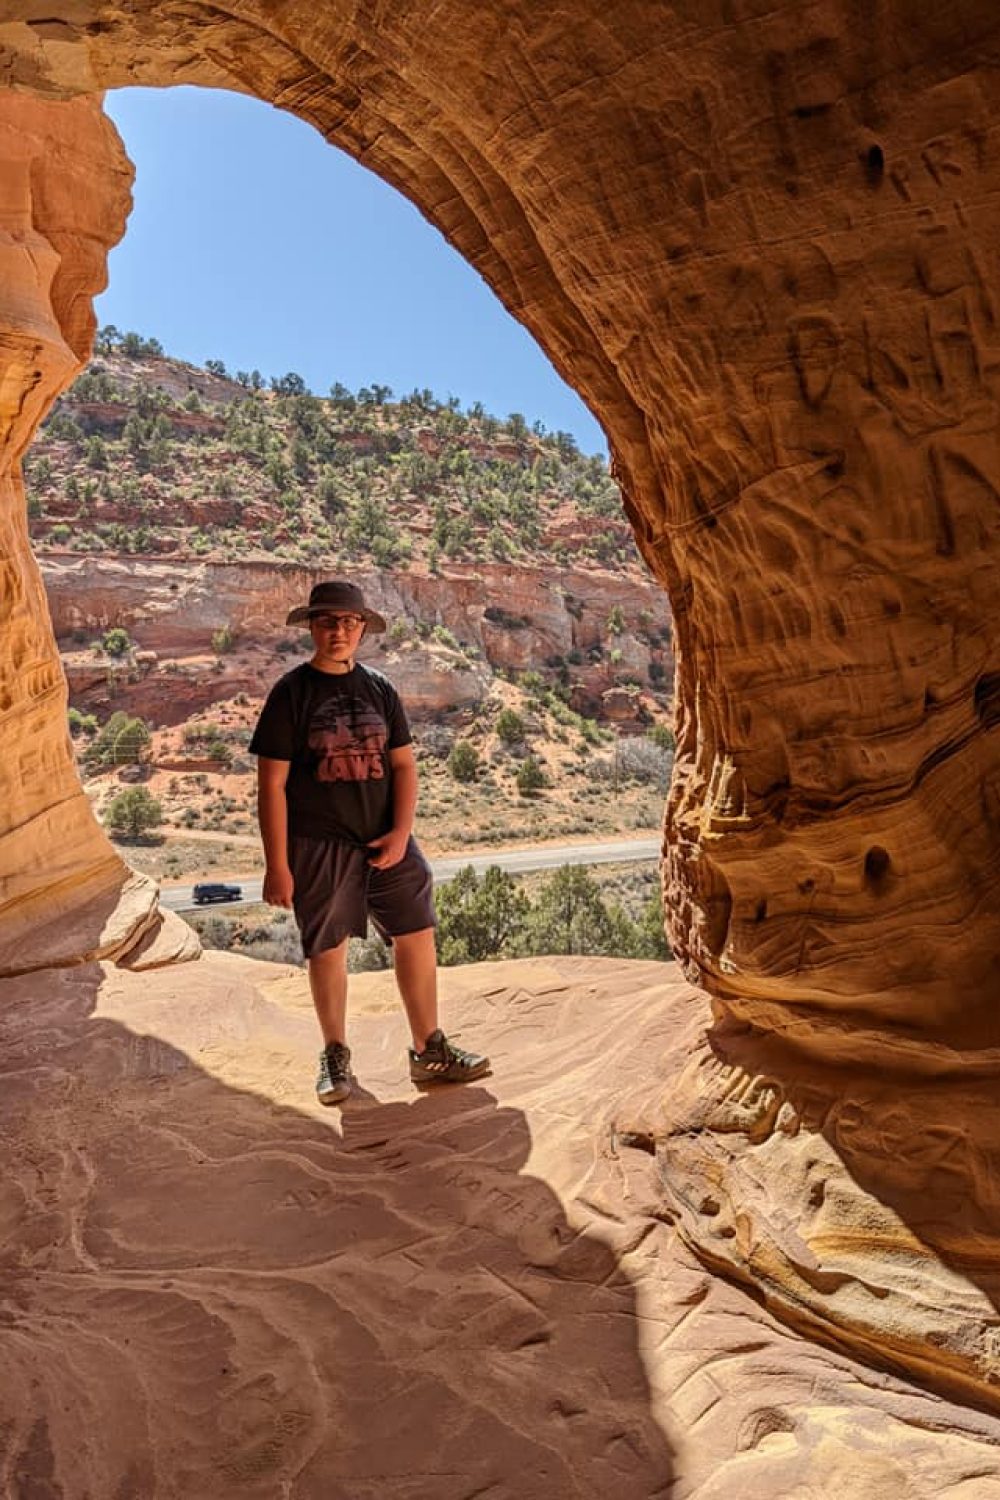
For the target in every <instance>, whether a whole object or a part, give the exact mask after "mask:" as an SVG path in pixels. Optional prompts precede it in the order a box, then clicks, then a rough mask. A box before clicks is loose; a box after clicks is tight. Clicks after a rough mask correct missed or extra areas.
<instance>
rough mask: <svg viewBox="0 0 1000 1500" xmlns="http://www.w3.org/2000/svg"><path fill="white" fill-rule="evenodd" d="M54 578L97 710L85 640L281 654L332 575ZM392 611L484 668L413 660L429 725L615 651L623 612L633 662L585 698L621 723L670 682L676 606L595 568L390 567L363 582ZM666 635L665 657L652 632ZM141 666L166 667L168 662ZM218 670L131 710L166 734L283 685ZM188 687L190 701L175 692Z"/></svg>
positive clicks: (413, 695) (118, 567) (293, 570)
mask: <svg viewBox="0 0 1000 1500" xmlns="http://www.w3.org/2000/svg"><path fill="white" fill-rule="evenodd" d="M40 561H41V571H42V579H43V582H44V584H45V589H46V592H47V595H48V600H49V608H50V610H51V614H52V621H53V625H54V628H55V631H56V636H57V638H58V639H59V640H60V641H61V643H62V644H63V648H64V651H66V650H69V652H70V654H69V656H68V658H67V662H66V664H67V670H68V673H69V678H70V683H71V686H72V687H73V688H74V689H75V690H76V700H75V701H77V702H79V703H81V704H83V705H84V706H87V705H88V704H89V703H90V702H91V701H92V700H91V699H90V698H89V697H88V696H87V694H88V689H90V688H91V687H93V688H100V687H101V686H102V685H103V683H104V681H105V678H106V675H107V669H106V668H102V667H100V666H99V665H97V664H95V662H94V659H93V656H92V655H88V653H86V652H81V653H79V654H78V655H74V654H72V641H71V638H72V637H73V636H79V635H80V634H81V633H84V634H87V635H94V634H99V633H100V632H101V631H103V630H106V629H107V628H108V627H109V626H123V627H124V628H125V629H126V630H127V631H128V633H129V635H130V636H131V638H132V639H133V640H134V641H135V642H136V643H137V644H138V646H139V647H140V648H141V650H140V653H139V656H140V658H141V657H142V656H143V654H144V653H145V654H147V655H148V653H149V652H154V653H156V655H157V656H165V657H168V658H176V657H179V656H183V655H185V653H197V652H203V653H207V652H209V651H210V650H211V644H212V637H213V635H214V634H215V633H216V632H217V631H219V630H222V629H226V630H229V631H230V632H232V635H233V637H234V638H235V639H237V640H238V641H240V642H241V643H243V644H244V645H247V644H253V643H260V644H261V645H273V643H274V641H275V640H280V639H282V638H289V637H294V636H296V635H297V634H298V632H296V631H294V630H292V631H289V630H288V629H286V628H285V627H284V624H283V622H284V620H285V617H286V615H287V614H288V612H289V610H290V609H292V608H293V607H294V606H295V605H297V604H301V603H302V601H303V600H304V599H306V598H308V596H309V590H310V588H311V587H312V585H313V583H315V582H316V581H317V579H318V578H319V577H322V576H325V575H324V574H323V573H322V571H320V572H313V571H311V570H310V569H307V568H302V567H298V566H294V565H283V566H276V565H274V564H271V563H261V562H244V563H215V562H210V561H205V562H196V561H189V562H177V563H174V562H171V561H169V560H163V559H155V560H149V559H143V558H135V557H130V558H117V557H79V556H73V555H72V554H64V555H62V556H58V555H55V554H53V553H51V552H49V553H46V554H43V555H42V557H41V559H40ZM351 573H352V577H355V578H356V579H357V580H358V582H359V583H360V584H361V586H362V588H363V589H364V591H365V597H366V598H368V599H370V600H371V601H372V603H373V605H374V606H375V608H377V609H378V610H380V611H381V612H382V614H383V615H384V616H385V617H386V619H387V620H389V621H392V622H393V623H396V622H399V623H401V624H402V625H405V626H407V627H409V628H410V629H412V628H413V627H415V626H416V625H417V624H420V625H422V626H425V627H426V626H431V627H433V626H434V625H441V626H444V627H446V628H447V630H448V631H449V632H450V633H451V634H452V635H453V636H454V637H455V638H456V639H457V640H458V641H460V642H462V643H463V645H466V646H471V647H473V648H474V650H475V651H476V652H478V653H480V654H481V660H476V659H473V660H467V659H465V658H464V657H460V658H459V659H458V660H456V659H455V654H454V653H450V652H441V651H438V652H436V653H420V652H414V651H412V650H411V651H408V652H407V655H406V663H405V667H406V676H405V678H404V679H403V681H405V687H406V701H407V707H408V709H409V711H410V712H411V714H412V715H413V716H414V717H416V718H422V717H432V716H433V715H434V714H437V713H441V712H444V711H446V710H448V709H451V708H457V707H463V706H466V705H469V704H473V703H476V702H478V701H479V700H480V699H481V698H482V696H483V693H484V691H485V689H486V686H487V684H488V682H489V680H490V678H491V676H492V673H493V672H495V671H497V670H505V671H518V672H521V671H527V670H529V669H538V668H541V667H543V666H544V665H545V664H546V663H547V662H550V661H552V660H555V659H557V658H559V659H563V658H565V657H566V656H567V654H568V653H570V652H573V653H576V654H577V656H578V657H581V658H582V656H583V653H585V652H588V651H590V650H591V649H592V648H595V647H598V646H604V645H606V644H607V641H608V639H609V637H608V618H609V615H610V614H611V611H612V609H614V608H617V609H618V610H619V611H620V613H621V617H622V619H623V620H624V622H625V625H626V627H628V629H627V633H625V634H623V635H622V636H621V637H620V638H619V637H617V636H616V637H614V638H613V639H614V641H615V642H616V643H618V642H619V641H620V644H617V646H616V649H617V650H618V654H619V657H620V660H619V661H618V662H617V665H616V667H615V668H614V669H612V668H610V667H609V666H608V664H607V663H606V662H599V663H597V664H595V665H594V666H593V667H591V668H589V669H588V666H587V664H586V662H585V661H584V662H582V664H581V665H580V666H579V667H576V668H574V672H573V676H574V679H575V681H576V684H577V689H578V691H577V700H578V701H579V703H580V704H581V706H584V707H586V708H588V709H589V710H591V711H593V710H594V709H597V710H598V711H600V712H602V713H603V712H608V716H609V717H617V718H622V717H624V718H625V719H628V718H629V717H630V715H629V714H628V713H625V714H623V713H622V712H620V711H619V709H618V707H617V706H616V703H615V701H614V699H612V700H611V701H610V702H608V703H607V704H606V703H605V698H606V695H607V694H608V693H612V694H613V693H614V688H615V680H616V677H617V676H619V675H621V676H633V677H635V678H636V679H637V680H638V681H639V682H642V683H646V682H647V680H648V676H649V666H650V662H651V660H654V659H655V660H656V662H657V668H658V676H664V675H666V674H667V668H669V666H670V664H671V657H670V652H669V646H665V643H664V640H663V629H662V626H661V624H660V622H662V621H663V620H664V619H665V617H666V614H667V611H666V608H665V604H664V600H663V595H662V594H661V593H659V592H658V591H657V589H656V588H655V587H654V586H653V585H651V584H650V583H647V582H643V581H642V580H641V579H639V578H636V577H634V576H633V577H631V578H624V579H621V578H616V577H615V575H614V574H613V573H611V572H608V571H604V570H596V569H593V568H586V569H584V568H581V569H579V570H574V569H573V568H567V567H565V566H561V567H559V568H558V569H554V568H553V569H551V570H550V569H546V568H543V567H537V566H536V567H526V566H517V565H514V564H507V565H503V566H501V565H500V564H491V563H476V564H474V565H472V564H469V565H462V564H448V565H446V566H442V567H441V569H440V570H439V572H438V573H437V574H435V575H434V576H429V575H428V574H427V573H426V572H416V571H407V572H401V573H393V572H389V571H386V570H384V569H374V568H373V569H370V570H369V569H365V568H363V567H359V566H357V565H354V566H353V567H352V570H351ZM643 620H645V621H646V622H648V623H652V624H653V625H655V627H656V628H655V631H654V634H655V637H656V644H655V647H654V645H653V643H652V637H651V636H650V635H649V632H648V630H647V629H646V627H645V626H644V625H642V624H641V621H643ZM391 650H392V643H391V640H388V639H387V638H385V637H373V638H372V639H371V640H369V641H366V642H365V643H364V645H363V648H362V653H361V654H362V656H363V659H364V660H366V661H370V662H371V663H372V665H374V666H379V665H380V664H382V665H384V664H385V661H386V652H387V651H390V652H391ZM139 664H140V666H142V665H147V666H149V667H152V668H155V659H154V660H153V661H149V662H147V663H143V662H142V661H140V663H139ZM215 667H216V668H217V670H212V671H210V672H209V671H206V670H205V668H204V664H201V666H200V669H199V670H198V672H197V673H196V674H195V678H194V680H192V681H191V682H190V683H187V682H185V683H180V682H177V681H175V680H173V679H171V680H170V681H169V682H164V681H163V679H162V677H160V676H158V675H157V674H156V672H155V670H154V671H152V672H147V673H144V674H143V676H142V677H140V679H139V682H138V683H137V684H135V685H133V686H131V687H129V688H127V689H123V692H124V694H125V697H126V698H127V701H128V706H129V708H130V709H131V710H132V711H133V712H139V713H141V714H142V716H143V717H144V718H146V719H148V720H149V721H150V722H151V723H153V724H174V723H179V722H181V721H182V720H183V719H184V718H185V717H187V715H188V714H189V713H190V712H192V711H193V709H194V707H195V706H198V707H204V706H206V705H208V704H211V703H213V702H216V701H219V700H221V699H224V698H226V697H232V696H233V695H234V694H235V693H236V692H240V691H244V692H249V693H251V694H255V695H257V696H262V695H263V694H264V692H265V691H266V689H267V687H268V686H269V685H270V682H271V680H272V679H273V677H274V668H273V664H269V665H266V666H262V665H258V666H257V669H256V670H254V667H253V665H252V664H248V663H247V661H246V660H245V659H244V658H243V655H242V653H238V654H237V655H236V656H234V657H233V658H232V659H230V658H228V657H226V658H224V659H222V660H220V661H217V662H216V663H215ZM175 689H177V691H175Z"/></svg>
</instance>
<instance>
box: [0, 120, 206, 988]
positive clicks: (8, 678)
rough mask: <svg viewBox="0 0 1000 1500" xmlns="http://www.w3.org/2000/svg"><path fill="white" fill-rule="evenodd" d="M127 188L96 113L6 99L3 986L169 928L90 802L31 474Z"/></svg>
mask: <svg viewBox="0 0 1000 1500" xmlns="http://www.w3.org/2000/svg"><path fill="white" fill-rule="evenodd" d="M131 180H132V172H131V168H130V166H129V163H128V161H127V159H126V157H125V154H124V152H123V150H122V147H121V143H120V141H119V139H118V136H117V133H116V131H115V130H114V128H113V127H112V126H111V124H110V123H109V122H108V121H107V120H106V119H105V118H104V116H103V114H102V112H101V109H100V106H99V104H98V103H96V102H93V101H89V100H79V101H74V102H71V103H60V104H51V103H47V102H45V101H43V100H39V99H32V98H30V97H29V96H27V95H24V94H19V95H16V94H3V95H2V96H0V181H2V192H0V583H2V588H0V636H2V641H3V648H2V652H0V973H8V974H11V973H19V972H22V971H24V970H28V969H32V968H37V967H38V966H39V965H48V964H53V963H60V962H66V963H72V962H80V961H83V960H86V959H88V958H98V957H104V956H112V955H115V954H124V953H126V952H127V951H128V950H129V949H130V948H131V947H132V946H133V945H134V944H135V943H136V942H137V941H139V940H140V939H146V940H147V942H148V941H149V939H150V936H151V931H152V930H154V929H159V928H160V927H161V926H162V918H161V916H160V913H159V910H158V907H157V903H156V887H155V885H154V884H153V882H152V881H150V880H148V879H146V878H145V877H144V876H141V875H136V874H134V873H133V872H132V871H130V870H129V869H128V867H127V866H126V865H125V864H124V863H123V862H122V860H121V859H120V857H119V856H118V855H117V854H116V852H115V851H114V849H113V848H112V847H111V845H110V843H109V842H108V840H107V839H106V838H105V836H104V834H103V833H102V832H101V830H100V829H99V828H98V826H97V824H96V823H95V822H94V818H93V815H92V813H91V810H90V807H89V804H88V803H87V800H86V798H85V797H84V795H83V791H82V789H81V787H80V782H79V778H78V776H77V771H76V763H75V758H74V755H73V750H72V747H71V745H70V742H69V736H68V733H67V729H66V683H65V679H64V677H63V674H62V671H61V668H60V664H59V655H58V651H57V649H56V644H55V640H54V639H53V635H52V628H51V623H50V619H49V613H48V609H47V607H46V601H45V593H44V590H43V587H42V582H41V578H40V576H39V573H38V568H37V566H36V564H35V561H34V559H33V557H32V555H31V548H30V545H29V542H28V536H27V527H26V516H25V502H24V490H23V486H22V482H21V474H20V459H21V454H22V453H23V452H24V449H25V448H26V447H27V445H28V442H29V441H30V438H31V435H32V432H33V431H34V429H35V427H36V426H37V424H38V422H39V421H40V420H41V418H42V416H43V415H44V413H45V411H46V410H47V408H48V406H49V404H50V403H51V402H52V400H54V398H55V397H56V395H58V393H59V391H60V390H62V389H63V388H64V387H65V386H66V385H68V384H69V382H70V381H71V380H72V378H73V376H74V375H75V374H76V373H77V371H78V370H79V369H80V367H81V366H82V365H83V363H84V362H85V361H86V359H87V357H88V356H89V353H90V343H91V339H92V337H93V331H94V316H93V311H92V308H91V299H92V298H93V296H94V294H95V293H96V292H98V291H100V290H101V289H102V288H103V286H104V284H105V279H106V276H105V259H106V255H107V250H108V247H109V246H110V245H111V244H113V243H114V242H115V240H117V239H118V238H119V236H120V235H121V233H122V232H123V230H124V227H125V216H126V213H127V211H128V208H129V206H130V204H131ZM170 932H174V933H175V937H178V936H179V938H180V945H179V946H177V945H176V943H173V942H172V941H171V938H170ZM195 951H196V950H195ZM157 952H158V953H160V954H161V956H162V959H163V960H164V961H167V960H169V959H170V958H171V957H180V956H182V954H183V953H185V952H187V953H190V952H191V943H190V938H189V937H185V936H184V935H183V934H177V933H176V931H175V929H173V928H172V927H171V928H169V929H164V931H163V932H162V933H160V934H159V937H158V940H157Z"/></svg>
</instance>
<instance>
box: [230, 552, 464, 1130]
mask: <svg viewBox="0 0 1000 1500" xmlns="http://www.w3.org/2000/svg"><path fill="white" fill-rule="evenodd" d="M285 623H286V625H299V624H305V625H307V626H308V628H309V631H310V633H311V635H312V638H313V645H314V648H315V650H314V653H313V656H312V658H311V660H310V661H308V662H303V663H302V665H301V666H298V667H295V668H294V669H293V670H292V671H291V672H288V673H286V674H285V676H284V677H282V678H281V679H280V680H279V681H278V682H277V683H276V684H275V686H274V687H273V688H272V689H271V692H270V694H269V695H268V698H267V702H266V703H265V704H264V708H263V710H262V711H261V715H260V718H259V720H258V721H257V727H256V729H255V730H254V733H253V738H252V739H251V741H250V751H251V753H252V754H254V755H256V756H257V757H258V795H257V812H258V817H259V820H260V831H261V838H262V840H263V844H264V856H265V860H266V866H267V868H266V873H265V876H264V900H265V901H266V902H268V903H269V904H270V905H271V906H285V907H288V906H290V907H292V908H293V909H294V912H295V920H296V923H297V924H298V928H299V932H300V934H301V937H302V949H303V952H304V953H305V956H306V959H307V961H308V965H309V985H310V988H311V990H312V996H313V1001H314V1003H315V1006H316V1014H317V1016H318V1018H319V1023H320V1027H321V1029H322V1032H323V1042H324V1047H323V1051H322V1053H321V1054H320V1068H319V1078H318V1080H317V1083H316V1093H317V1095H318V1097H319V1099H320V1102H321V1103H323V1104H336V1103H338V1102H339V1101H341V1100H343V1099H346V1098H347V1096H348V1095H349V1094H350V1092H351V1086H352V1082H353V1076H352V1073H351V1053H350V1049H349V1048H348V1046H347V1043H346V1011H347V945H348V941H349V939H350V938H351V937H364V936H365V933H366V932H367V928H368V917H369V916H370V917H371V919H372V922H373V923H374V925H375V926H376V928H377V929H378V931H379V932H380V933H381V935H382V936H383V937H384V938H385V940H386V941H387V942H389V943H391V944H392V948H393V955H394V967H395V973H396V984H397V986H398V989H399V993H400V996H401V998H402V1001H403V1005H404V1006H405V1008H406V1014H407V1018H408V1020H409V1023H410V1031H411V1033H412V1036H413V1046H412V1047H411V1048H410V1052H409V1059H410V1077H411V1079H412V1080H413V1082H414V1083H418V1084H424V1083H462V1082H467V1081H468V1080H470V1079H472V1078H481V1077H482V1075H483V1074H484V1073H487V1072H488V1071H489V1066H490V1064H489V1059H488V1058H486V1057H481V1056H479V1055H477V1054H476V1053H472V1052H463V1051H462V1049H461V1048H460V1047H456V1046H454V1044H453V1043H452V1042H450V1041H449V1040H448V1038H447V1037H446V1036H445V1034H444V1032H443V1031H441V1029H440V1028H439V1026H438V1021H437V951H436V948H435V943H434V927H435V921H436V919H435V915H434V899H433V885H432V880H431V872H430V867H429V866H428V864H427V861H426V860H425V859H424V856H423V854H422V853H421V852H420V849H419V848H418V847H417V844H416V842H415V841H414V839H413V837H412V834H411V829H412V827H413V815H414V812H415V810H416V803H417V768H416V762H415V760H414V756H413V745H412V742H411V737H410V730H409V725H408V723H407V720H406V714H405V712H404V710H403V706H402V703H401V702H400V699H399V695H398V693H397V692H396V690H395V688H394V687H393V686H392V684H391V683H390V682H389V680H388V678H386V677H383V675H382V674H381V672H376V671H373V670H372V669H371V668H370V667H365V666H363V665H361V664H360V663H357V662H355V659H354V657H355V652H356V651H357V649H358V646H359V645H360V643H361V640H362V638H363V637H364V635H365V634H366V633H367V632H369V631H370V632H372V633H378V632H381V631H383V630H385V620H384V619H383V618H382V616H381V615H380V614H377V613H376V612H375V610H373V609H368V608H367V606H366V605H365V601H364V596H363V594H362V592H361V590H360V589H359V588H358V587H357V586H356V585H355V584H352V583H347V582H345V581H342V580H334V581H331V582H329V583H318V584H316V586H315V588H313V590H312V592H311V593H310V595H309V603H308V604H305V605H301V606H299V608H297V609H293V610H292V611H291V613H290V614H289V616H288V618H287V620H286V621H285Z"/></svg>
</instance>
